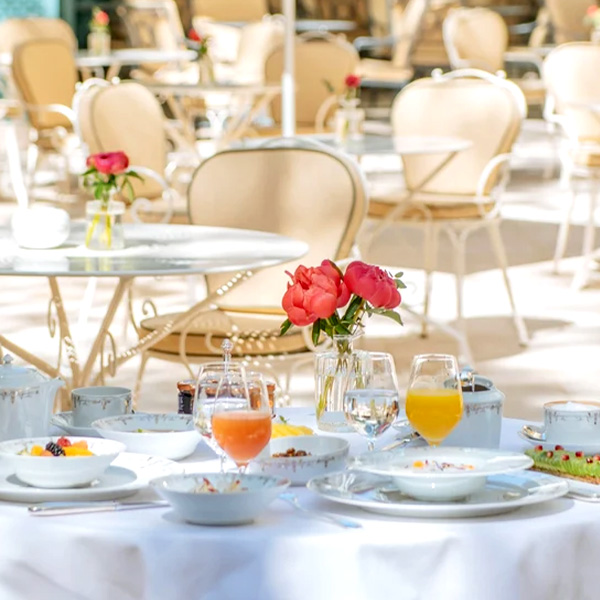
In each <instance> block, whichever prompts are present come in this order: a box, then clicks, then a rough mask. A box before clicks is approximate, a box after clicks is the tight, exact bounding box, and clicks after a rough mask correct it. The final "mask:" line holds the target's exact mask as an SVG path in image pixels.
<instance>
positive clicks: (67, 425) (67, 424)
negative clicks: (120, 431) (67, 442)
mask: <svg viewBox="0 0 600 600" xmlns="http://www.w3.org/2000/svg"><path fill="white" fill-rule="evenodd" d="M50 424H51V425H54V426H55V427H58V428H59V429H62V430H63V431H64V432H65V433H68V434H69V435H76V436H79V437H102V436H101V435H100V434H99V433H98V432H97V431H96V430H95V429H94V428H93V427H91V426H90V427H75V425H73V413H72V411H70V410H68V411H66V412H59V413H56V414H54V415H52V418H51V419H50Z"/></svg>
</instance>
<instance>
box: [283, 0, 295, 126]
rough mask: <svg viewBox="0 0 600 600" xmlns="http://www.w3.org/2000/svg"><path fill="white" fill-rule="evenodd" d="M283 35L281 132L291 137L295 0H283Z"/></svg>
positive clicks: (293, 99) (293, 120)
mask: <svg viewBox="0 0 600 600" xmlns="http://www.w3.org/2000/svg"><path fill="white" fill-rule="evenodd" d="M283 16H284V17H285V36H284V45H283V74H282V75H281V133H282V135H283V137H293V136H294V134H295V133H296V83H295V77H294V58H295V53H296V52H295V50H296V49H295V39H296V27H295V22H296V0H283Z"/></svg>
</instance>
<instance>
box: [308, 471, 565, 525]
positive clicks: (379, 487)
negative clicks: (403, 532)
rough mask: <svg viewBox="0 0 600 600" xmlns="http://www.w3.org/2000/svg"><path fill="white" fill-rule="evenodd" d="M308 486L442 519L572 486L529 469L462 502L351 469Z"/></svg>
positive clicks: (387, 511) (502, 509) (346, 499)
mask: <svg viewBox="0 0 600 600" xmlns="http://www.w3.org/2000/svg"><path fill="white" fill-rule="evenodd" d="M308 489H309V490H311V491H312V492H315V493H316V494H319V495H320V496H322V497H323V498H326V499H327V500H332V501H333V502H338V503H341V504H349V505H352V506H358V507H359V508H362V509H363V510H366V511H368V512H374V513H378V514H383V515H388V516H394V517H416V518H433V519H442V518H471V517H484V516H488V515H497V514H502V513H507V512H510V511H512V510H515V509H517V508H521V507H523V506H530V505H533V504H539V503H541V502H547V501H549V500H554V499H555V498H560V497H561V496H564V495H565V494H566V493H567V492H568V491H569V486H568V485H567V483H566V481H564V480H558V479H557V478H555V477H549V476H546V475H542V474H540V473H533V472H529V471H527V472H523V473H519V474H512V475H494V476H493V477H488V479H487V481H486V484H485V486H484V488H483V489H482V490H480V491H479V492H477V493H475V494H472V495H471V496H468V497H467V498H465V499H464V500H461V501H459V502H448V503H446V502H421V501H419V500H415V499H414V498H411V497H410V496H407V495H405V494H403V493H402V492H400V491H399V490H398V489H397V487H396V486H395V485H394V483H393V482H392V480H391V479H389V478H387V477H382V476H380V475H373V474H372V473H361V472H357V471H347V472H345V473H335V474H332V475H326V476H325V477H320V478H318V479H312V480H311V481H309V483H308Z"/></svg>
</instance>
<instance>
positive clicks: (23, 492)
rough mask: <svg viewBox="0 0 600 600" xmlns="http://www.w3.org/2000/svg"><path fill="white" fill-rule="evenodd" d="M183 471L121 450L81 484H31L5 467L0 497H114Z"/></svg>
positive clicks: (63, 499) (13, 499)
mask: <svg viewBox="0 0 600 600" xmlns="http://www.w3.org/2000/svg"><path fill="white" fill-rule="evenodd" d="M49 460H50V459H49ZM182 471H183V468H182V467H181V466H180V465H178V464H177V463H175V462H173V461H171V460H168V459H166V458H157V457H154V456H148V455H144V454H131V453H128V452H123V453H122V454H120V455H119V456H118V457H117V458H116V459H115V461H114V463H113V464H112V465H111V466H110V467H109V468H108V469H107V470H106V471H105V472H104V474H103V475H102V476H101V477H99V478H98V479H97V480H96V481H94V482H93V483H92V484H91V485H89V486H87V487H81V488H54V489H50V488H38V487H32V486H28V485H27V484H24V483H22V482H21V481H19V480H18V479H17V477H16V476H15V475H14V474H9V473H7V472H6V471H4V472H3V473H0V500H8V501H11V502H30V503H31V502H54V501H57V502H68V501H75V500H81V501H85V500H116V499H117V498H125V497H126V496H131V495H132V494H135V493H136V492H138V491H139V490H141V489H143V488H145V487H146V486H147V485H148V482H149V481H150V480H151V479H154V478H156V477H162V476H165V475H169V474H171V473H181V472H182Z"/></svg>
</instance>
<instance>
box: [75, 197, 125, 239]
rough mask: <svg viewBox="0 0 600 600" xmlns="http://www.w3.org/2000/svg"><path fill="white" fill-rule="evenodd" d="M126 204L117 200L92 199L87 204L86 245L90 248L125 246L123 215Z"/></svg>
mask: <svg viewBox="0 0 600 600" xmlns="http://www.w3.org/2000/svg"><path fill="white" fill-rule="evenodd" d="M124 214H125V204H124V203H123V202H119V201H117V200H112V199H111V200H109V201H108V202H102V201H100V200H92V201H90V202H88V203H87V204H86V205H85V215H86V224H87V226H86V233H85V245H86V247H87V248H89V249H90V250H121V249H123V248H125V237H124V234H123V215H124Z"/></svg>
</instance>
